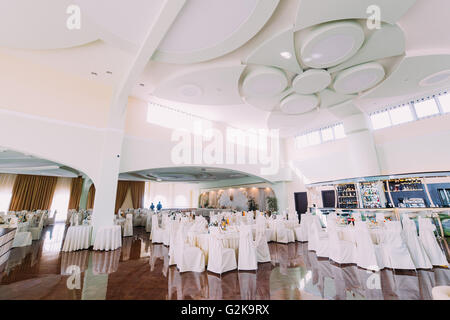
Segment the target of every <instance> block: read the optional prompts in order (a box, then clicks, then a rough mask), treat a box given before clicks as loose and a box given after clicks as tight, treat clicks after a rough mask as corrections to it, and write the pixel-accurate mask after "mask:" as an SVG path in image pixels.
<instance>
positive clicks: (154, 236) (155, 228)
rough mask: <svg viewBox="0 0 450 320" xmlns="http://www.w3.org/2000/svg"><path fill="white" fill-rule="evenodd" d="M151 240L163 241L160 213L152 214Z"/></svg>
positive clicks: (154, 241) (153, 241)
mask: <svg viewBox="0 0 450 320" xmlns="http://www.w3.org/2000/svg"><path fill="white" fill-rule="evenodd" d="M150 240H152V243H162V242H163V229H161V228H160V227H159V224H158V215H156V214H154V215H153V216H152V232H151V233H150Z"/></svg>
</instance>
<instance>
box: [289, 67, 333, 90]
mask: <svg viewBox="0 0 450 320" xmlns="http://www.w3.org/2000/svg"><path fill="white" fill-rule="evenodd" d="M330 83H331V75H330V74H329V73H328V72H327V71H325V70H318V69H310V70H308V71H305V72H304V73H302V74H299V75H298V76H297V77H295V79H294V81H293V82H292V88H293V89H294V90H295V92H297V93H300V94H312V93H316V92H319V91H322V90H323V89H325V88H326V87H328V86H329V85H330Z"/></svg>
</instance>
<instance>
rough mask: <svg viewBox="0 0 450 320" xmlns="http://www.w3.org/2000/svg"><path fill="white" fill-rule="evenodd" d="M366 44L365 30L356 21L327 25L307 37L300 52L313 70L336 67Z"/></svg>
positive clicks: (314, 30) (311, 32)
mask: <svg viewBox="0 0 450 320" xmlns="http://www.w3.org/2000/svg"><path fill="white" fill-rule="evenodd" d="M363 43H364V30H363V28H362V27H361V25H360V24H359V23H357V22H354V21H343V22H334V23H327V24H324V25H322V26H319V27H317V28H315V29H313V30H312V31H310V33H309V34H308V35H307V36H306V37H305V39H304V41H303V44H302V46H301V50H300V56H301V58H302V60H303V63H304V64H306V65H307V66H309V67H311V68H329V67H334V66H336V65H338V64H340V63H342V62H344V61H346V60H348V59H350V58H351V57H352V56H353V55H354V54H355V53H356V52H358V50H359V49H360V48H361V46H362V44H363Z"/></svg>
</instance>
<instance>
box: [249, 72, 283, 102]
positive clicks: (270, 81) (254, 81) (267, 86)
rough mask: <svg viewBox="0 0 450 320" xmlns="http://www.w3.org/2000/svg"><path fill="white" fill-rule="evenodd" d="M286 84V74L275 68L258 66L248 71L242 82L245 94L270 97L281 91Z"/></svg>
mask: <svg viewBox="0 0 450 320" xmlns="http://www.w3.org/2000/svg"><path fill="white" fill-rule="evenodd" d="M287 85H288V80H287V78H286V74H285V73H284V72H283V71H281V70H280V69H277V68H271V67H260V68H258V69H254V70H253V71H251V72H249V74H248V75H247V76H246V77H245V79H244V82H243V84H242V90H243V92H244V95H245V96H249V97H270V96H274V95H277V94H280V93H281V92H283V91H284V90H285V89H286V87H287Z"/></svg>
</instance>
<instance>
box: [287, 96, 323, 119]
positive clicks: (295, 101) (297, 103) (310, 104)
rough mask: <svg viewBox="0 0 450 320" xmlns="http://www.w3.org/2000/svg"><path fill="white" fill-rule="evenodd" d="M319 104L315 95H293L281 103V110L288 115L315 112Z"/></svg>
mask: <svg viewBox="0 0 450 320" xmlns="http://www.w3.org/2000/svg"><path fill="white" fill-rule="evenodd" d="M318 104H319V99H318V98H317V96H315V95H300V94H296V93H294V94H291V95H290V96H288V97H286V98H285V99H284V100H283V101H281V105H280V109H281V111H282V112H283V113H286V114H302V113H306V112H309V111H311V110H314V109H315V108H316V107H317V105H318Z"/></svg>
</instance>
